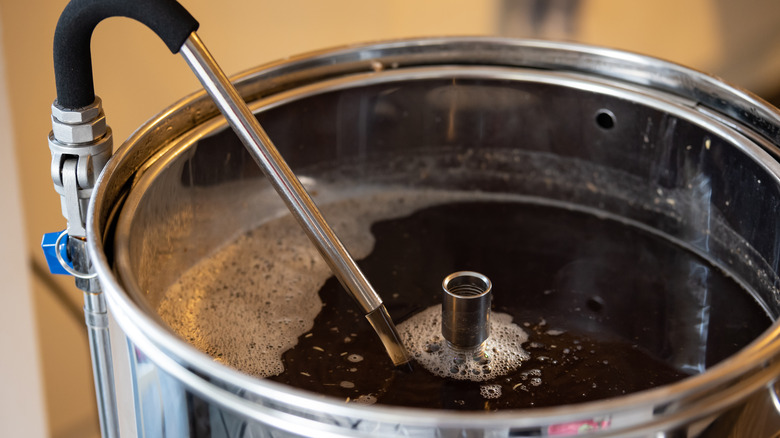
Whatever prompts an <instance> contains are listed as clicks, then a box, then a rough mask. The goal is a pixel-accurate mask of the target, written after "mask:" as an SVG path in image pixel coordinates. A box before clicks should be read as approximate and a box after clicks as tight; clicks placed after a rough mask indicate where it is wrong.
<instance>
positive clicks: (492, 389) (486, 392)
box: [479, 385, 501, 399]
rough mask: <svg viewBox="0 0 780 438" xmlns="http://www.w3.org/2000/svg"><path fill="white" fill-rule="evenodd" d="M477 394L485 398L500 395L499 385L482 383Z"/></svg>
mask: <svg viewBox="0 0 780 438" xmlns="http://www.w3.org/2000/svg"><path fill="white" fill-rule="evenodd" d="M479 394H480V395H481V396H482V397H483V398H486V399H494V398H499V397H501V385H482V386H480V387H479Z"/></svg>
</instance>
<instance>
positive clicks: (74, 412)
mask: <svg viewBox="0 0 780 438" xmlns="http://www.w3.org/2000/svg"><path fill="white" fill-rule="evenodd" d="M181 1H182V3H183V4H184V5H185V6H186V7H187V8H188V9H189V10H190V12H191V13H192V14H193V15H194V16H195V17H196V18H198V19H199V20H200V22H201V30H200V31H199V34H200V36H201V37H202V39H203V40H204V42H205V43H206V44H207V45H208V47H209V48H210V50H211V51H212V53H213V54H214V56H215V57H216V58H217V59H218V60H219V62H220V63H221V64H222V67H223V69H224V70H225V71H226V72H228V73H237V72H239V71H242V70H245V69H248V68H250V67H253V66H255V65H258V64H261V63H265V62H269V61H272V60H276V59H279V58H284V57H286V56H289V55H292V54H297V53H301V52H305V51H309V50H314V49H318V48H324V47H329V46H335V45H342V44H348V43H351V42H358V41H370V40H379V39H388V38H399V37H410V36H426V35H475V34H479V35H509V36H517V37H537V38H550V39H568V40H575V41H580V42H585V43H591V44H597V45H603V46H608V47H615V48H621V49H627V50H632V51H637V52H641V53H645V54H649V55H653V56H658V57H661V58H665V59H668V60H671V61H675V62H679V63H682V64H685V65H688V66H692V67H694V68H697V69H700V70H704V71H707V72H711V73H714V74H716V75H719V76H721V77H723V78H725V79H726V80H728V81H731V82H732V83H735V84H737V85H740V86H742V87H745V88H747V89H750V90H752V91H754V92H757V93H759V94H763V95H768V94H770V93H775V92H778V91H780V26H779V24H780V2H777V0H745V1H740V2H735V1H729V0H682V1H679V0H655V1H652V2H649V1H648V2H638V1H632V2H628V1H618V0H589V1H583V2H578V4H577V5H576V6H578V7H577V8H576V12H575V13H574V15H573V17H574V19H567V18H566V15H565V14H563V13H562V12H560V11H559V10H557V9H554V8H553V9H550V10H549V11H548V12H547V17H546V19H545V20H544V21H543V22H541V23H540V22H537V23H536V24H534V23H532V21H531V19H530V18H529V17H530V16H532V9H531V8H532V3H533V2H532V1H524V0H483V1H480V2H475V1H466V0H449V1H442V0H427V1H413V0H394V1H391V0H377V1H364V0H363V1H358V0H331V1H327V2H325V1H313V0H287V1H275V2H274V1H269V0H254V1H251V2H249V1H241V0H227V1H223V2H215V1H213V0H212V1H208V0H181ZM547 1H548V2H549V1H550V0H547ZM562 3H569V4H568V6H569V7H571V6H574V4H573V0H563V2H562ZM65 4H66V1H65V0H25V1H13V0H0V30H1V31H2V35H1V36H2V49H3V50H2V51H0V54H1V55H2V59H0V67H4V69H0V73H2V72H4V75H2V74H0V93H3V96H2V97H3V98H2V99H0V106H2V107H3V108H1V109H3V111H0V118H2V120H0V133H1V134H3V136H0V143H2V144H0V148H2V151H3V153H4V156H3V158H4V160H3V161H4V163H3V164H6V163H9V164H10V165H11V166H12V167H13V169H12V170H14V172H10V171H9V172H2V173H3V177H4V178H3V180H2V183H3V185H4V188H5V187H7V188H8V190H10V191H11V192H12V193H14V194H15V195H14V196H11V195H7V196H4V197H3V200H4V201H6V203H5V204H4V205H3V208H4V209H9V210H8V211H15V212H18V214H17V215H16V216H14V217H16V219H14V218H13V217H11V216H9V215H7V214H6V215H2V216H0V221H2V222H0V230H2V231H3V232H2V233H0V243H2V245H0V246H1V247H2V248H3V255H5V256H6V257H4V259H9V258H10V259H13V260H14V261H15V263H16V264H15V265H13V266H14V267H15V268H14V270H13V271H12V272H13V273H14V276H15V277H17V282H16V283H13V284H12V285H11V286H4V288H3V289H5V290H3V291H2V293H0V296H1V297H2V298H0V300H2V301H0V308H3V307H6V306H8V308H10V309H20V310H19V312H17V315H21V318H22V320H23V321H26V322H27V323H28V324H27V326H24V325H22V326H18V325H16V326H14V327H16V328H14V329H9V330H2V333H0V340H2V341H3V342H2V343H0V345H2V348H3V354H4V356H3V359H2V362H0V387H2V388H8V387H9V386H7V385H8V384H10V383H15V384H17V385H18V384H19V382H22V386H23V387H25V388H27V391H28V392H29V393H30V394H31V395H30V397H28V398H29V402H28V403H29V404H28V405H26V406H29V407H28V408H25V409H20V410H19V411H20V412H22V413H20V414H14V415H9V418H8V419H6V418H5V417H0V435H1V436H12V435H9V434H8V433H7V432H9V431H11V430H27V432H29V433H28V434H26V435H27V436H52V437H56V438H68V437H91V436H97V435H98V428H97V419H96V408H95V401H94V395H93V392H92V391H93V389H92V380H91V379H92V377H91V369H90V359H89V351H88V348H87V338H86V334H85V331H84V328H83V323H82V321H81V320H80V319H79V318H78V317H77V316H74V315H73V314H72V313H69V311H68V310H67V309H68V307H67V306H65V305H63V302H61V301H58V300H57V299H55V298H54V295H53V294H52V293H51V290H52V287H51V286H50V285H49V286H47V285H45V284H44V282H43V281H42V280H41V278H40V277H34V276H32V274H31V269H30V264H31V263H32V262H35V263H38V264H43V257H42V255H41V253H40V249H39V244H40V236H41V235H42V234H43V233H44V232H49V231H56V230H61V229H62V228H64V226H65V220H64V219H63V218H62V217H61V215H60V209H59V198H58V196H57V195H56V194H55V193H54V190H53V188H52V183H51V180H50V176H49V161H50V155H49V151H48V147H47V144H46V136H47V133H48V132H49V130H50V129H51V128H50V119H49V115H50V105H51V102H52V100H53V99H54V97H55V91H54V78H53V73H52V62H51V41H52V38H53V33H54V26H55V24H56V21H57V17H58V16H59V13H60V12H61V10H62V9H63V8H64V6H65ZM564 6H567V5H564ZM564 9H565V7H564ZM92 47H93V49H92V50H93V64H94V69H95V88H96V90H97V93H98V94H99V95H100V96H101V98H102V99H103V104H104V107H105V110H106V114H107V117H108V123H109V125H110V126H111V127H112V128H113V130H114V135H115V142H116V145H117V146H118V144H120V143H121V141H122V139H124V138H126V137H128V136H129V135H130V133H131V132H132V131H133V130H134V129H135V128H137V127H138V126H140V125H141V124H142V123H143V122H144V121H145V120H147V119H149V118H150V117H152V116H153V115H154V114H156V113H157V112H159V111H161V110H162V109H164V108H165V107H166V106H168V105H170V104H171V103H173V102H174V101H176V100H178V99H179V98H180V97H182V96H184V95H186V94H188V93H190V92H192V91H195V90H196V89H197V88H198V84H197V81H196V79H195V78H194V76H193V75H192V74H191V73H190V72H189V70H188V68H187V67H186V65H185V63H184V61H183V60H182V59H181V58H180V57H178V56H173V55H171V54H170V52H168V51H167V49H166V48H165V46H164V45H163V44H161V43H160V42H159V41H158V40H157V39H156V37H155V36H154V35H153V34H152V33H151V32H150V31H148V30H147V29H145V28H143V27H142V26H141V25H140V24H138V23H135V22H132V21H130V20H127V19H120V18H113V19H109V20H107V21H106V22H104V23H102V24H101V25H100V26H99V27H98V28H97V30H96V32H95V34H94V37H93V46H92ZM3 82H4V83H3ZM3 86H4V88H2V87H3ZM3 169H5V167H3ZM0 193H5V192H0ZM8 202H10V204H8ZM4 213H6V212H4ZM9 236H12V237H13V239H9ZM54 281H55V282H56V285H57V286H58V287H60V288H62V289H64V291H65V293H66V296H67V300H68V303H69V304H70V306H71V308H72V307H76V308H80V307H81V293H80V292H79V291H78V290H76V289H75V288H74V287H73V281H72V279H70V278H55V279H54ZM11 295H13V296H15V297H18V296H21V297H22V299H21V301H19V300H16V301H13V302H12V301H10V300H9V299H8V297H9V296H11ZM20 302H21V304H20ZM25 312H27V313H25ZM31 314H34V315H35V316H34V324H32V323H31V322H33V321H32V320H31V317H30V316H29V315H31ZM31 346H32V347H31ZM9 352H13V354H8V353H9ZM15 353H18V354H15ZM12 363H13V364H18V363H23V364H25V366H23V367H18V366H17V367H14V366H12V365H13V364H12ZM20 368H21V369H22V370H21V371H20V370H19V369H20ZM0 392H2V393H3V394H0V401H2V402H3V403H7V404H3V403H0V406H7V405H8V404H11V405H13V404H18V403H20V402H18V400H19V398H18V396H17V395H13V394H12V393H9V391H6V390H4V391H0ZM9 400H10V402H9ZM20 406H21V405H20ZM30 424H35V425H38V426H37V427H33V428H27V429H12V427H19V428H25V427H26V426H25V425H30ZM47 431H48V432H47Z"/></svg>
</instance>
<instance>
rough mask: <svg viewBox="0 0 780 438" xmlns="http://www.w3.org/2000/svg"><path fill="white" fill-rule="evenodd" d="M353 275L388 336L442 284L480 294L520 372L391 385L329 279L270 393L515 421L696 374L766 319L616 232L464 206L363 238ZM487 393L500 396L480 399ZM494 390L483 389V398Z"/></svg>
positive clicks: (383, 226)
mask: <svg viewBox="0 0 780 438" xmlns="http://www.w3.org/2000/svg"><path fill="white" fill-rule="evenodd" d="M372 232H373V234H374V236H375V237H376V246H375V248H374V251H373V252H372V253H371V254H370V255H369V256H368V257H367V258H366V259H364V260H362V261H361V262H360V266H361V268H362V269H363V270H364V272H365V273H366V275H367V276H368V278H369V279H370V280H371V281H372V283H373V284H374V286H375V287H376V288H377V289H378V291H379V293H380V295H381V296H382V297H383V298H384V300H385V304H386V306H387V308H388V310H389V312H390V314H391V316H392V318H393V319H394V320H395V321H396V322H400V321H403V320H404V319H406V318H408V317H409V316H411V315H413V314H414V313H416V312H419V311H421V310H423V309H425V308H427V307H429V306H432V305H435V304H438V303H440V300H441V297H440V285H441V281H442V279H443V278H444V277H445V276H447V275H448V274H450V273H452V272H455V271H459V270H474V271H478V272H481V273H484V274H485V275H487V276H488V277H489V278H490V279H491V280H492V282H493V291H494V292H493V294H494V296H493V308H494V311H496V312H504V313H508V314H511V315H512V316H513V317H514V323H515V324H517V325H519V326H521V327H523V328H524V329H525V330H526V331H527V332H528V335H529V339H528V342H526V343H525V344H524V345H523V348H524V349H525V350H527V351H528V352H529V353H530V354H531V358H530V359H529V360H528V361H527V362H524V363H523V365H522V366H521V367H520V368H519V369H517V370H516V371H515V372H513V373H511V374H509V375H506V376H503V377H499V378H497V379H495V380H493V381H488V382H464V381H454V380H447V379H441V378H439V377H435V376H433V375H432V374H430V373H428V372H427V371H425V370H424V369H423V368H422V367H421V366H419V365H418V366H415V367H414V371H413V372H410V373H408V372H398V371H396V370H394V369H393V366H392V364H391V363H390V361H389V360H388V359H387V358H386V356H385V353H384V351H383V350H382V345H381V343H380V342H379V340H378V339H377V338H376V336H375V335H374V333H373V332H372V329H371V327H370V326H369V324H368V323H367V322H366V321H365V319H364V317H363V315H362V313H361V312H360V310H359V308H358V307H357V306H356V304H355V303H354V302H353V301H352V300H351V299H350V298H349V297H348V295H347V294H346V293H345V292H344V291H343V290H341V286H339V284H338V282H337V281H336V280H335V279H333V278H331V279H330V280H329V281H328V282H327V283H326V284H325V285H324V286H323V288H322V289H321V290H320V296H321V298H322V300H323V302H324V303H325V306H324V308H323V310H322V312H321V313H320V314H319V316H318V317H317V319H316V320H315V323H314V324H315V325H314V328H313V329H312V330H311V332H310V333H307V334H306V335H304V336H301V338H300V339H299V342H298V345H297V346H296V347H295V348H293V349H292V350H289V351H288V352H287V353H285V355H284V364H285V372H284V373H283V374H281V375H279V376H276V377H272V380H276V381H279V382H283V383H286V384H289V385H293V386H296V387H299V388H303V389H307V390H310V391H314V392H317V393H321V394H326V395H329V396H333V397H338V398H342V399H344V400H347V399H349V400H355V399H358V398H359V397H360V396H364V397H363V400H365V399H366V397H365V396H367V395H370V397H368V399H369V400H370V399H372V398H373V399H375V400H377V402H378V403H383V404H391V405H402V406H410V407H426V408H447V409H466V410H482V409H486V410H496V409H519V408H528V407H541V406H552V405H562V404H571V403H579V402H585V401H590V400H598V399H605V398H610V397H616V396H620V395H623V394H627V393H632V392H636V391H641V390H644V389H648V388H652V387H655V386H659V385H664V384H668V383H672V382H675V381H678V380H680V379H683V378H685V377H687V376H689V375H692V374H695V373H699V372H702V371H703V370H704V369H705V368H708V367H710V366H712V365H714V364H716V363H718V362H719V361H721V360H723V359H724V358H726V357H728V356H730V355H732V354H734V353H735V352H736V351H738V350H739V349H740V348H742V347H744V346H745V345H747V344H748V343H749V342H750V341H752V340H753V339H755V338H756V337H757V336H759V335H760V334H761V332H763V331H764V330H765V329H766V328H767V327H768V326H769V325H770V323H771V322H770V319H769V317H768V316H767V315H766V314H765V312H764V311H763V310H762V309H761V307H760V306H759V305H758V304H757V303H756V302H755V301H754V299H753V298H752V297H751V296H750V295H749V294H748V293H747V292H746V291H744V290H743V289H742V288H740V286H739V285H737V284H736V283H735V282H734V281H732V280H731V279H730V278H729V277H727V276H726V275H724V274H723V273H722V272H721V271H720V270H718V269H717V268H714V267H713V266H712V265H710V264H709V263H708V262H707V261H705V260H703V259H702V258H700V257H698V256H696V255H694V254H692V253H690V252H688V251H686V250H684V249H682V248H680V247H678V246H675V245H673V244H672V243H670V242H668V241H666V240H664V239H661V238H659V237H657V236H654V235H651V234H649V233H646V232H644V231H641V230H639V229H636V228H633V227H630V226H627V225H625V224H623V223H620V222H616V221H612V220H606V219H599V218H597V217H594V216H591V215H588V214H585V213H581V212H576V211H569V210H564V209H559V208H552V207H543V206H538V205H530V204H521V203H492V202H470V203H454V204H447V205H441V206H436V207H431V208H428V209H424V210H421V211H418V212H416V213H415V214H413V215H411V216H409V217H406V218H402V219H395V220H388V221H383V222H379V223H376V224H374V226H373V227H372ZM485 385H499V386H500V392H501V396H500V397H497V398H485V397H483V395H481V394H480V388H481V387H483V386H485ZM494 388H495V387H494Z"/></svg>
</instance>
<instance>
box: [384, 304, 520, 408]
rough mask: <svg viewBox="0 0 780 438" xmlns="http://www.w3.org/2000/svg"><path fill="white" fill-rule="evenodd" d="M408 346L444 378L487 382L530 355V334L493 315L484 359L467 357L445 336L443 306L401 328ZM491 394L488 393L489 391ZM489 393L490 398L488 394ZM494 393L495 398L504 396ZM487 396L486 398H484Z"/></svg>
mask: <svg viewBox="0 0 780 438" xmlns="http://www.w3.org/2000/svg"><path fill="white" fill-rule="evenodd" d="M398 332H399V334H400V335H401V339H402V341H403V342H404V345H405V346H406V348H407V349H408V350H409V352H410V354H411V355H412V356H413V357H414V359H415V360H416V361H417V363H418V364H420V365H421V366H422V367H423V368H425V369H426V370H428V371H429V372H431V373H432V374H435V375H437V376H439V377H442V378H449V379H455V380H470V381H474V382H483V381H487V380H492V379H495V378H496V377H500V376H503V375H505V374H508V373H510V372H512V371H514V370H516V369H517V368H519V367H520V365H522V363H523V362H524V361H526V360H528V359H529V358H530V355H529V354H528V353H527V352H526V351H525V350H523V349H522V347H521V346H522V344H523V343H524V342H526V341H527V340H528V334H527V333H526V332H525V331H524V330H523V329H522V328H520V327H519V326H517V325H515V324H513V323H512V316H511V315H507V314H505V313H497V312H493V313H492V314H491V315H490V337H488V339H487V340H486V341H485V345H484V357H483V356H482V355H480V358H479V359H480V360H474V358H473V357H470V356H469V357H467V356H468V355H463V354H462V353H458V352H455V351H453V350H452V349H450V348H449V347H448V346H447V345H446V341H445V340H444V338H443V337H442V335H441V305H436V306H431V307H429V308H427V309H425V310H423V311H422V312H420V313H418V314H416V315H414V316H412V317H411V318H409V319H407V320H406V321H404V322H402V323H401V324H399V325H398ZM485 359H486V360H485ZM486 391H487V390H486ZM488 393H489V391H488V392H486V394H488ZM498 394H499V395H495V394H494V393H491V395H492V397H486V398H495V397H498V396H500V391H499V392H498ZM483 395H484V394H483Z"/></svg>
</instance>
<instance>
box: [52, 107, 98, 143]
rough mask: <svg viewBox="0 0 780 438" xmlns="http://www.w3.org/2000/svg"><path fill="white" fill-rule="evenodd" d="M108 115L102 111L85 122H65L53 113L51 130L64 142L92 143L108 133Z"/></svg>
mask: <svg viewBox="0 0 780 438" xmlns="http://www.w3.org/2000/svg"><path fill="white" fill-rule="evenodd" d="M106 126H107V125H106V115H105V113H103V111H100V112H99V113H98V115H97V117H95V118H93V119H92V120H89V121H86V122H83V123H73V124H71V123H64V122H63V121H62V120H59V119H58V118H57V117H55V116H54V115H53V114H52V116H51V130H52V132H54V138H56V139H57V140H59V141H60V142H62V143H70V144H77V143H90V142H93V141H95V140H97V139H98V138H100V137H102V136H104V135H105V134H106Z"/></svg>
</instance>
